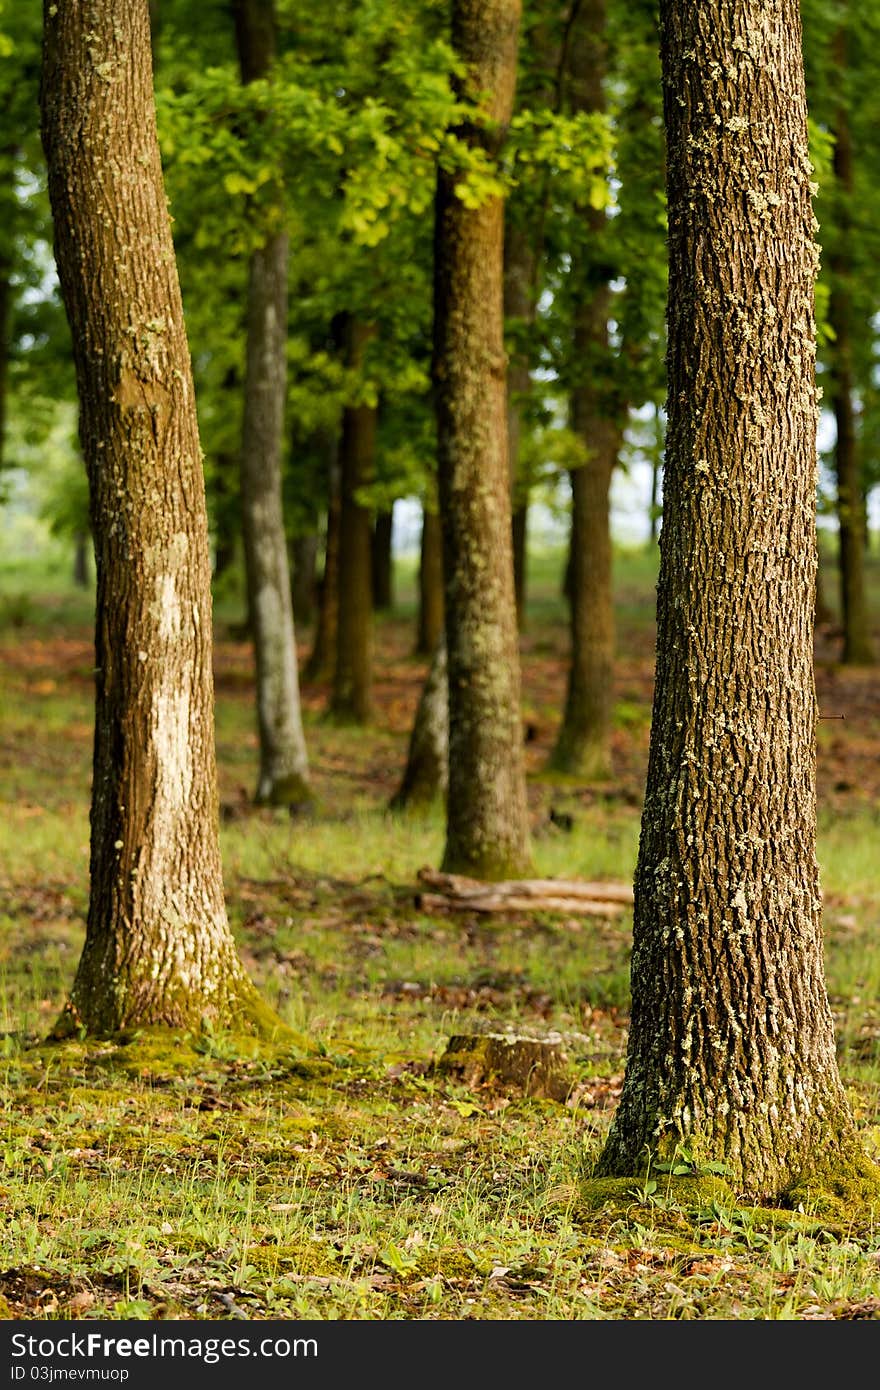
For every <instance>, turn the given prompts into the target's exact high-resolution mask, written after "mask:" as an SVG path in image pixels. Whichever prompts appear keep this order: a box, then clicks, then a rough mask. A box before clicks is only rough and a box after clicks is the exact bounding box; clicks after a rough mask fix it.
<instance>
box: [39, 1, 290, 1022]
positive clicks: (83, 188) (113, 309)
mask: <svg viewBox="0 0 880 1390" xmlns="http://www.w3.org/2000/svg"><path fill="white" fill-rule="evenodd" d="M42 135H43V144H44V148H45V152H46V162H47V166H48V170H49V193H50V198H51V205H52V213H53V217H54V225H55V255H56V260H57V263H58V274H59V278H60V282H61V292H62V295H63V298H64V303H65V307H66V309H67V315H68V318H69V320H70V326H71V334H72V339H73V351H74V356H75V361H76V372H77V385H78V390H79V399H80V434H81V439H82V446H83V453H84V457H85V460H86V466H87V469H88V476H89V488H90V499H91V501H90V505H91V516H92V527H93V531H94V536H95V551H96V565H97V618H96V660H95V665H96V670H97V678H96V684H97V691H96V709H95V744H94V776H93V782H92V812H91V893H90V899H89V913H88V923H87V928H86V940H85V946H84V948H83V953H82V957H81V959H80V962H79V967H78V969H77V973H76V979H75V981H74V984H73V989H72V992H71V996H70V1000H69V1002H68V1004H67V1006H66V1009H65V1011H64V1014H63V1015H62V1018H61V1020H59V1023H58V1025H57V1026H56V1033H57V1034H58V1035H61V1034H64V1033H65V1032H70V1031H74V1030H76V1029H78V1028H84V1029H86V1030H87V1031H88V1032H89V1033H96V1034H110V1033H113V1032H115V1031H116V1030H118V1029H122V1028H127V1027H130V1026H135V1025H150V1024H168V1025H172V1026H174V1027H183V1028H190V1027H192V1028H197V1027H199V1025H200V1024H201V1023H202V1022H203V1021H211V1022H213V1023H214V1024H215V1025H219V1026H221V1027H224V1026H230V1025H232V1024H234V1023H237V1022H242V1023H244V1022H245V1020H256V1019H259V1018H261V1017H263V1016H264V1017H265V1021H268V1020H269V1018H270V1017H271V1015H270V1014H269V1010H268V1009H267V1008H266V1007H265V1006H264V1005H261V1004H260V1002H259V1000H258V998H257V995H256V992H255V990H254V989H253V986H252V985H251V984H250V982H249V980H248V979H247V977H246V975H245V973H244V971H243V969H242V967H241V965H240V963H239V961H238V958H237V955H236V952H235V945H234V942H233V938H232V934H231V932H230V930H229V925H228V922H227V917H226V907H225V903H224V896H223V878H222V873H221V865H220V850H219V842H218V835H217V783H216V763H215V756H214V707H213V689H212V672H211V573H210V562H209V554H208V526H207V513H206V509H205V492H204V479H203V476H202V468H201V452H200V446H199V435H198V424H197V419H196V407H195V398H194V393H193V382H192V373H191V370H190V356H189V350H188V347H187V341H186V330H185V327H184V320H183V309H182V305H181V300H180V287H179V283H178V278H177V268H176V264H175V259H174V247H173V244H172V240H171V230H170V219H169V216H168V209H167V206H166V201H165V190H164V186H163V180H162V168H161V163H160V159H159V146H158V141H157V138H156V121H155V109H154V105H153V89H152V68H151V64H150V31H149V14H148V9H147V0H129V3H126V4H122V5H120V4H113V3H110V0H52V3H49V0H46V5H45V9H44V40H43V67H42ZM108 212H109V215H108ZM120 247H124V248H125V254H124V255H121V254H120ZM157 499H158V500H159V502H160V503H161V505H159V504H157ZM276 1022H277V1020H276Z"/></svg>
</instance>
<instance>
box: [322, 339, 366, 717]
mask: <svg viewBox="0 0 880 1390" xmlns="http://www.w3.org/2000/svg"><path fill="white" fill-rule="evenodd" d="M375 334H376V329H375V326H374V325H373V324H366V323H359V322H357V321H352V322H350V323H349V329H348V363H349V367H351V368H353V369H355V370H357V369H360V368H361V367H362V366H363V361H364V354H365V352H366V349H367V345H368V344H369V343H370V342H371V340H372V339H373V338H374V337H375ZM341 458H342V469H341V474H342V489H341V490H342V500H341V508H340V514H339V613H338V620H337V630H336V671H335V674H334V678H333V698H332V700H331V706H330V709H331V713H332V715H333V717H334V718H335V719H338V720H341V721H343V722H345V723H350V724H367V723H368V722H369V719H370V714H371V710H372V654H371V650H370V648H371V637H372V619H373V594H372V589H373V585H372V574H371V569H372V552H371V541H372V523H371V519H370V512H369V509H368V508H367V507H364V506H362V505H361V503H360V501H359V500H358V495H357V494H358V491H359V489H360V488H362V487H365V486H366V485H367V484H368V483H370V482H372V479H373V470H374V468H375V459H376V409H375V407H374V406H371V405H364V404H361V405H349V406H346V408H345V411H344V413H343V417H342V444H341Z"/></svg>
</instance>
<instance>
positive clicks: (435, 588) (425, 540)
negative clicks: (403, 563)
mask: <svg viewBox="0 0 880 1390" xmlns="http://www.w3.org/2000/svg"><path fill="white" fill-rule="evenodd" d="M442 633H443V530H442V527H441V524H440V516H439V514H438V513H437V512H432V511H430V510H429V509H428V508H427V507H424V506H423V507H422V544H421V551H420V554H419V631H418V638H417V641H416V653H417V655H419V656H430V655H431V654H432V653H433V651H434V650H435V648H436V646H437V643H438V642H439V641H440V637H441V635H442Z"/></svg>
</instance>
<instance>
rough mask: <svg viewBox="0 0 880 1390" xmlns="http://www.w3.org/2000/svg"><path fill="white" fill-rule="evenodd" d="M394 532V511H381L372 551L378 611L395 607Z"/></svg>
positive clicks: (375, 529) (375, 525) (377, 518)
mask: <svg viewBox="0 0 880 1390" xmlns="http://www.w3.org/2000/svg"><path fill="white" fill-rule="evenodd" d="M393 532H394V517H393V513H392V512H390V511H388V512H379V514H378V515H377V517H376V520H375V522H374V523H373V536H372V552H371V566H372V574H373V607H374V608H375V609H376V611H377V612H387V610H388V609H389V608H393V607H394V558H393V552H392V541H393Z"/></svg>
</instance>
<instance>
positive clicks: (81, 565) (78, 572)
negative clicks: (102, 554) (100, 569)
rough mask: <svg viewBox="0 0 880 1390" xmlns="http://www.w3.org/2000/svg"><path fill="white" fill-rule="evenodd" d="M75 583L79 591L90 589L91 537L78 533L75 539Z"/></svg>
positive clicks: (85, 533)
mask: <svg viewBox="0 0 880 1390" xmlns="http://www.w3.org/2000/svg"><path fill="white" fill-rule="evenodd" d="M73 582H74V584H75V585H76V586H77V588H78V589H87V588H88V587H89V535H88V532H87V531H77V533H76V535H75V536H74V538H73Z"/></svg>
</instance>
